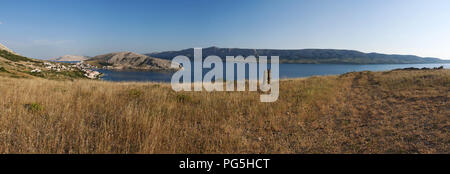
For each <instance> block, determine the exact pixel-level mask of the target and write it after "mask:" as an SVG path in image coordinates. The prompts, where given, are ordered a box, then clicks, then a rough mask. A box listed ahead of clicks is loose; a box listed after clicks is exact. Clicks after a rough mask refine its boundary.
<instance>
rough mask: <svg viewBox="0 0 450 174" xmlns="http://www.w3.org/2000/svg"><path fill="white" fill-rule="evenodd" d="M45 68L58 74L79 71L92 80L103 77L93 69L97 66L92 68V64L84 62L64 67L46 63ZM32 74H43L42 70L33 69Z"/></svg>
mask: <svg viewBox="0 0 450 174" xmlns="http://www.w3.org/2000/svg"><path fill="white" fill-rule="evenodd" d="M44 68H45V69H47V70H50V71H56V72H61V71H72V70H74V69H79V70H80V71H82V72H84V76H85V77H87V78H90V79H98V78H99V77H100V75H101V73H100V72H98V71H94V70H92V69H94V68H97V67H95V66H92V65H90V64H87V63H84V62H79V63H76V64H74V65H67V66H66V65H63V64H56V63H55V64H53V63H50V62H44ZM31 72H32V73H40V72H42V70H40V69H37V68H36V69H33V70H31Z"/></svg>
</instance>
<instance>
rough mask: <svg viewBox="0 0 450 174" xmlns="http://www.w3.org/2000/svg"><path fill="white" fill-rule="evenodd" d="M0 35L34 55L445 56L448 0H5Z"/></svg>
mask: <svg viewBox="0 0 450 174" xmlns="http://www.w3.org/2000/svg"><path fill="white" fill-rule="evenodd" d="M0 43H2V44H4V45H6V46H7V47H9V48H11V49H13V50H14V51H16V52H18V53H20V54H23V55H25V56H29V57H35V58H52V57H58V56H61V55H66V54H73V55H88V56H95V55H98V54H104V53H108V52H117V51H134V52H138V53H148V52H154V51H166V50H180V49H184V48H190V47H209V46H218V47H233V48H236V47H239V48H276V49H303V48H335V49H353V50H360V51H363V52H380V53H390V54H414V55H419V56H426V57H439V58H444V59H450V1H448V0H192V1H188V0H2V1H1V2H0Z"/></svg>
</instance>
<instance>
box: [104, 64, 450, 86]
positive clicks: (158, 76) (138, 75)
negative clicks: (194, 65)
mask: <svg viewBox="0 0 450 174" xmlns="http://www.w3.org/2000/svg"><path fill="white" fill-rule="evenodd" d="M439 66H444V68H446V69H448V68H450V64H377V65H337V64H280V78H281V79H285V78H298V77H310V76H317V75H338V74H344V73H347V72H356V71H387V70H393V69H398V68H408V67H415V68H424V67H427V68H434V67H439ZM98 71H99V72H101V73H103V74H104V76H103V77H102V79H103V80H106V81H139V82H143V81H156V82H170V80H171V78H172V75H173V73H167V72H146V71H112V70H103V69H100V70H98ZM208 71H209V69H203V74H206V73H207V72H208ZM247 71H248V67H247ZM247 73H248V72H247ZM247 75H248V74H247Z"/></svg>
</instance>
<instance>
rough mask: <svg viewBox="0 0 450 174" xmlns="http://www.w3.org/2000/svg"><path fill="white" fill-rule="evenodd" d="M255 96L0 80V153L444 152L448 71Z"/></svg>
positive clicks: (449, 123)
mask: <svg viewBox="0 0 450 174" xmlns="http://www.w3.org/2000/svg"><path fill="white" fill-rule="evenodd" d="M280 88H281V89H280V97H279V100H278V101H277V102H275V103H261V102H260V101H259V95H260V94H259V93H258V92H211V93H209V92H180V93H177V92H174V91H172V90H171V88H170V84H162V83H113V82H101V81H90V80H78V81H51V80H44V79H15V78H7V77H0V95H1V97H0V153H450V134H449V130H450V106H449V102H448V100H449V91H450V70H434V71H391V72H358V73H348V74H345V75H341V76H327V77H312V78H308V79H294V80H284V81H282V82H281V84H280Z"/></svg>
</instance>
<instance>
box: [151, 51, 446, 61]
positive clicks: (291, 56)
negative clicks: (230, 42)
mask: <svg viewBox="0 0 450 174" xmlns="http://www.w3.org/2000/svg"><path fill="white" fill-rule="evenodd" d="M193 54H194V49H193V48H189V49H184V50H180V51H165V52H157V53H148V54H145V55H147V56H151V57H157V58H162V59H172V58H174V57H175V56H178V55H185V56H187V57H189V58H191V59H192V58H193ZM208 55H216V56H219V57H221V58H222V59H225V56H239V55H241V56H244V57H247V56H250V55H254V56H279V57H280V62H281V63H310V64H325V63H330V64H409V63H411V64H414V63H450V60H442V59H438V58H431V57H425V58H424V57H419V56H414V55H395V54H392V55H390V54H380V53H363V52H360V51H354V50H337V49H298V50H281V49H242V48H219V47H208V48H204V49H203V56H204V57H206V56H208Z"/></svg>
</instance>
